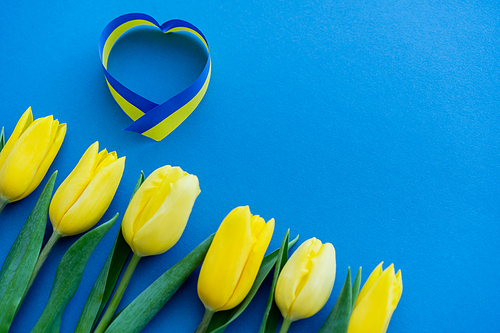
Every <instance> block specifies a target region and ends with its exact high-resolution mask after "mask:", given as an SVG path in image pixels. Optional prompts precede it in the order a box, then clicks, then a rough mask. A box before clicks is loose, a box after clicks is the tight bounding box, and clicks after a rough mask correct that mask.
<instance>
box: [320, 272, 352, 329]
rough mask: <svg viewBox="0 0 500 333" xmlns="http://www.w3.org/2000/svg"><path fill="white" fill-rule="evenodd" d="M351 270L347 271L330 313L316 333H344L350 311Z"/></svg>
mask: <svg viewBox="0 0 500 333" xmlns="http://www.w3.org/2000/svg"><path fill="white" fill-rule="evenodd" d="M351 304H352V288H351V268H350V267H349V268H348V269H347V278H346V279H345V283H344V286H343V287H342V290H341V291H340V295H339V298H338V299H337V301H336V302H335V305H334V306H333V309H332V311H331V312H330V314H329V315H328V317H326V320H325V322H324V323H323V325H322V326H321V328H320V329H319V331H318V333H346V332H347V328H348V326H349V319H350V318H351V311H352V307H351Z"/></svg>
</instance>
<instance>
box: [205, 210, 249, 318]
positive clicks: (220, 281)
mask: <svg viewBox="0 0 500 333" xmlns="http://www.w3.org/2000/svg"><path fill="white" fill-rule="evenodd" d="M250 218H251V213H250V208H249V207H248V206H244V207H237V208H235V209H233V210H232V211H231V212H230V213H229V214H228V215H227V216H226V218H225V219H224V220H223V221H222V223H221V225H220V226H219V229H218V230H217V233H216V234H215V238H214V241H213V243H212V244H213V245H212V246H211V247H210V249H209V250H208V253H207V256H206V258H205V261H204V263H203V266H202V267H201V272H200V277H199V279H198V296H199V297H200V299H201V301H202V302H203V304H204V305H205V307H206V308H208V309H210V310H216V309H219V308H221V307H222V306H224V304H226V303H227V301H228V300H229V298H230V297H231V295H232V294H233V292H234V289H235V288H236V284H237V283H238V280H239V278H240V276H241V272H242V271H243V268H244V267H245V264H246V262H247V259H248V257H249V254H250V251H251V250H252V248H253V246H254V240H253V237H252V230H251V228H250Z"/></svg>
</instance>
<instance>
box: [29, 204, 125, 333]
mask: <svg viewBox="0 0 500 333" xmlns="http://www.w3.org/2000/svg"><path fill="white" fill-rule="evenodd" d="M117 217H118V214H116V215H115V216H114V217H113V218H112V219H111V220H109V221H108V222H106V223H104V224H102V225H100V226H99V227H97V228H95V229H93V230H91V231H89V232H87V233H86V234H85V235H83V236H82V237H80V239H78V240H77V241H76V242H75V243H74V244H73V245H72V246H71V247H70V248H69V249H68V250H67V251H66V253H65V254H64V256H63V257H62V259H61V262H60V263H59V266H57V270H56V276H55V278H54V283H53V284H52V290H51V291H50V295H49V300H48V302H47V305H46V306H45V309H44V310H43V312H42V314H41V316H40V318H38V321H37V323H36V324H35V327H34V328H33V330H31V332H32V333H37V332H40V333H44V332H50V331H51V328H52V327H54V326H53V325H56V326H57V321H58V320H59V318H60V317H62V314H63V312H64V309H66V306H67V305H68V303H69V301H70V300H71V299H72V298H73V296H74V295H75V293H76V291H77V289H78V286H79V285H80V281H81V280H82V277H83V273H84V271H85V267H86V266H87V262H88V260H89V258H90V255H91V254H92V252H93V251H94V249H95V247H96V246H97V244H99V242H100V241H101V239H102V238H103V237H104V235H105V234H106V233H107V232H108V230H109V228H111V226H112V225H113V223H115V221H116V219H117Z"/></svg>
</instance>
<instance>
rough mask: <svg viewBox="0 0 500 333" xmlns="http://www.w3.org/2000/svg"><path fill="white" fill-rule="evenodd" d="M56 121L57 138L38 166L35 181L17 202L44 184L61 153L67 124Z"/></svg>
mask: <svg viewBox="0 0 500 333" xmlns="http://www.w3.org/2000/svg"><path fill="white" fill-rule="evenodd" d="M56 121H57V120H55V121H54V125H55V129H53V131H54V132H55V137H54V139H53V143H52V145H51V146H50V148H49V151H48V152H47V154H46V155H45V157H44V158H43V160H42V162H41V163H40V165H39V166H38V169H37V170H36V173H35V175H34V177H33V180H32V181H31V184H30V186H29V187H28V189H27V190H26V191H24V193H23V194H22V195H20V196H19V197H17V198H16V199H15V200H21V199H23V198H25V197H26V196H28V195H29V194H30V193H31V192H33V191H34V190H35V189H36V188H37V187H38V185H40V183H41V182H42V179H43V177H45V174H46V173H47V171H48V170H49V167H50V165H51V164H52V162H53V161H54V158H55V157H56V155H57V153H58V152H59V149H60V148H61V145H62V143H63V141H64V137H65V135H66V124H58V122H57V124H56Z"/></svg>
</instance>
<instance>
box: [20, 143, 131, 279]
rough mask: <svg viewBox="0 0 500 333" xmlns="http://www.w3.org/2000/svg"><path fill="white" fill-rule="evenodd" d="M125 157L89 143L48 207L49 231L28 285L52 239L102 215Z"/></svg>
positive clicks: (86, 227)
mask: <svg viewBox="0 0 500 333" xmlns="http://www.w3.org/2000/svg"><path fill="white" fill-rule="evenodd" d="M124 168H125V157H121V158H117V156H116V152H112V153H108V151H107V150H106V149H104V150H102V151H101V152H99V142H95V143H94V144H92V145H91V146H90V147H89V148H88V149H87V151H86V152H85V153H84V154H83V156H82V158H81V159H80V161H79V162H78V164H77V165H76V167H75V168H74V169H73V171H71V173H70V174H69V176H68V177H67V178H66V179H65V180H64V181H63V182H62V184H61V185H60V186H59V188H58V189H57V191H56V193H55V194H54V196H53V198H52V201H51V202H50V206H49V217H50V222H51V223H52V228H53V233H52V236H51V237H50V238H49V240H48V241H47V244H46V245H45V246H44V248H43V249H42V251H41V252H40V255H39V257H38V260H37V263H36V266H35V270H34V272H33V275H32V277H31V281H30V283H29V285H31V283H32V282H33V280H34V278H35V277H36V275H37V273H38V271H39V270H40V268H41V266H42V265H43V263H44V262H45V259H46V258H47V256H48V254H49V253H50V251H51V250H52V248H53V247H54V245H55V244H56V242H57V241H58V240H59V239H60V238H61V237H64V236H72V235H77V234H80V233H82V232H85V231H87V230H89V229H90V228H92V227H93V226H94V225H95V224H96V223H97V222H98V221H99V220H100V219H101V217H102V216H103V215H104V213H105V212H106V210H107V209H108V207H109V205H110V203H111V200H113V197H114V195H115V192H116V190H117V188H118V185H119V184H120V180H121V178H122V174H123V169H124Z"/></svg>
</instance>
